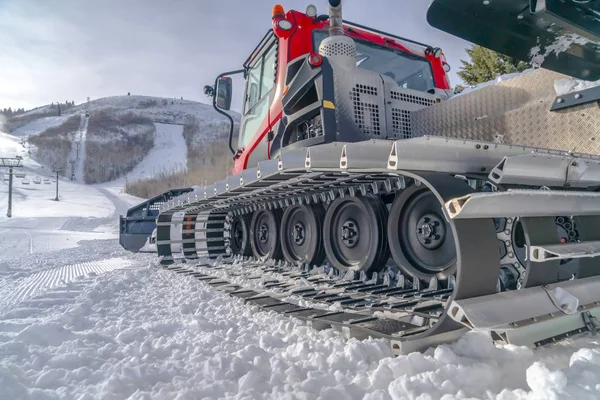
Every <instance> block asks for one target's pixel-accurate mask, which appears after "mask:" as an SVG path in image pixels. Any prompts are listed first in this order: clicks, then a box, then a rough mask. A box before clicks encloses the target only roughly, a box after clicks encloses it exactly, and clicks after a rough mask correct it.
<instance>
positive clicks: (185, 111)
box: [9, 95, 240, 140]
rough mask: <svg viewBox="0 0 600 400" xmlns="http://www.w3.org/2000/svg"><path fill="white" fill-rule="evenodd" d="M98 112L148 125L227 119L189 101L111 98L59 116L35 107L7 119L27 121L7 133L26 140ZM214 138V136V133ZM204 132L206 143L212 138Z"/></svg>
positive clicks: (235, 115)
mask: <svg viewBox="0 0 600 400" xmlns="http://www.w3.org/2000/svg"><path fill="white" fill-rule="evenodd" d="M100 111H108V112H113V113H117V114H121V113H129V112H133V113H135V114H136V115H140V116H143V117H146V118H149V119H150V120H151V121H152V122H158V123H168V124H178V125H183V124H185V123H186V122H188V121H189V120H190V118H195V119H197V120H198V121H202V122H204V123H206V124H213V123H214V124H222V123H225V122H226V121H227V120H226V118H225V117H224V116H223V115H221V114H219V113H217V112H216V111H215V110H214V109H213V107H212V105H211V104H206V103H201V102H197V101H192V100H183V99H175V98H173V99H169V98H163V97H152V96H133V95H132V96H112V97H104V98H100V99H96V100H91V101H89V102H86V103H83V104H79V105H76V106H74V107H70V108H68V109H66V110H62V111H61V113H62V115H61V116H60V117H59V116H57V113H58V108H57V107H56V105H54V106H51V105H46V106H42V107H38V108H35V109H33V110H31V111H28V112H26V113H24V114H20V115H18V116H16V117H13V118H11V120H10V122H11V123H10V124H9V125H13V126H15V125H20V124H19V122H21V121H28V122H27V123H26V124H24V125H22V126H19V127H18V128H16V129H14V130H11V132H10V133H11V134H12V135H13V136H17V137H27V136H29V135H32V134H36V133H41V132H43V131H44V130H45V129H47V128H49V127H52V126H57V125H60V123H62V122H64V121H65V120H66V119H68V117H69V116H71V115H79V114H81V113H85V112H89V113H90V114H94V113H97V112H100ZM229 114H230V115H231V116H232V117H233V118H234V121H236V122H239V119H240V115H239V114H238V113H236V112H234V111H230V112H229ZM214 136H218V135H217V134H216V133H215V135H214ZM214 136H211V135H210V132H207V135H206V137H205V139H206V140H210V139H211V138H214Z"/></svg>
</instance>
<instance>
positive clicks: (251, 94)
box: [239, 43, 277, 148]
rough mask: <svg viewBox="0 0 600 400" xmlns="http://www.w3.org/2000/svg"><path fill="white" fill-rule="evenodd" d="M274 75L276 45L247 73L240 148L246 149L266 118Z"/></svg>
mask: <svg viewBox="0 0 600 400" xmlns="http://www.w3.org/2000/svg"><path fill="white" fill-rule="evenodd" d="M276 74H277V43H274V44H273V45H271V47H270V48H269V49H268V50H267V51H265V52H264V53H263V55H262V56H261V57H260V58H259V59H258V60H257V61H256V63H255V64H254V65H253V66H252V68H251V69H250V71H248V79H247V83H246V99H245V102H244V118H243V120H242V129H241V134H240V140H239V147H240V148H243V147H246V146H247V145H248V143H250V141H251V140H252V138H253V137H254V135H255V134H256V131H257V130H258V128H259V127H260V125H261V124H262V123H263V122H264V121H265V119H266V118H267V115H268V113H269V106H270V105H271V101H270V100H271V97H272V96H271V94H272V92H273V87H274V86H275V76H276Z"/></svg>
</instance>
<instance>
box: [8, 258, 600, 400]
mask: <svg viewBox="0 0 600 400" xmlns="http://www.w3.org/2000/svg"><path fill="white" fill-rule="evenodd" d="M136 258H138V260H136V261H135V262H136V264H137V265H136V266H135V267H128V268H116V269H113V270H111V271H106V272H104V274H103V275H99V276H93V275H91V276H90V275H88V276H82V277H81V278H80V279H78V280H74V281H71V282H66V283H64V284H63V285H60V286H56V287H54V288H53V289H50V290H46V291H40V293H39V294H37V295H33V296H30V297H25V298H24V300H23V301H21V302H20V303H19V304H18V305H14V306H13V307H12V309H10V310H8V311H5V312H4V313H3V314H2V315H0V351H1V352H2V354H3V358H2V359H0V382H2V387H3V388H4V392H3V393H4V394H5V395H6V396H8V395H9V394H10V395H11V396H12V397H16V398H25V397H29V398H69V399H70V398H103V399H123V398H133V399H142V398H153V399H154V398H165V399H171V398H179V399H187V398H190V399H191V398H203V399H217V398H230V399H263V398H265V399H286V398H289V399H295V398H300V399H302V398H304V399H313V398H315V399H316V398H322V399H361V398H362V399H458V398H495V399H536V398H537V399H568V398H573V399H591V398H594V397H597V396H598V395H600V387H599V385H598V382H600V350H598V341H597V340H595V339H593V338H583V339H578V340H577V341H574V342H571V343H569V344H564V345H557V346H555V347H554V348H551V349H542V350H539V351H535V352H534V351H532V350H530V349H527V348H521V347H514V346H505V347H496V346H494V345H493V343H492V341H491V339H490V337H489V336H488V335H487V334H484V333H480V332H472V333H469V334H467V335H465V337H463V338H462V339H461V340H459V341H458V342H457V343H455V344H452V345H444V346H439V347H437V348H436V349H431V350H429V351H428V352H426V353H423V354H421V353H413V354H410V355H407V356H401V357H395V358H394V357H392V354H391V351H390V349H389V347H388V346H387V345H386V344H385V343H384V342H383V341H381V340H372V339H370V340H363V341H359V340H354V339H351V340H346V339H344V338H343V337H342V335H340V334H339V333H335V332H333V331H315V330H312V329H309V328H307V327H306V326H305V325H304V324H303V323H302V322H300V321H298V320H295V319H290V318H286V317H284V316H281V315H279V314H276V313H273V312H264V311H260V310H259V309H258V308H257V307H252V306H247V305H245V304H244V303H243V301H242V300H241V299H237V298H232V297H229V296H228V295H226V294H224V293H221V292H218V291H216V290H214V289H212V288H211V287H210V286H209V285H207V284H204V283H201V282H199V281H197V280H195V279H194V278H192V277H189V276H181V275H178V274H173V273H171V272H167V271H164V270H161V269H158V268H156V267H154V266H153V265H151V262H150V258H149V257H147V256H139V257H136ZM20 282H22V280H21V281H20Z"/></svg>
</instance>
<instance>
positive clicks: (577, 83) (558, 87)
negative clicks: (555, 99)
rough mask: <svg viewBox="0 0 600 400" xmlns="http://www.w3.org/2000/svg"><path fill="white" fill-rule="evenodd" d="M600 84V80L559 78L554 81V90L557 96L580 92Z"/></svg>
mask: <svg viewBox="0 0 600 400" xmlns="http://www.w3.org/2000/svg"><path fill="white" fill-rule="evenodd" d="M597 86H600V80H597V81H584V80H581V79H575V78H565V79H557V80H556V81H554V90H555V91H556V95H557V96H564V95H566V94H569V93H573V92H579V91H580V90H585V89H590V88H593V87H597Z"/></svg>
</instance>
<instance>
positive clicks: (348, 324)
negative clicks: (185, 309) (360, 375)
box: [163, 258, 451, 351]
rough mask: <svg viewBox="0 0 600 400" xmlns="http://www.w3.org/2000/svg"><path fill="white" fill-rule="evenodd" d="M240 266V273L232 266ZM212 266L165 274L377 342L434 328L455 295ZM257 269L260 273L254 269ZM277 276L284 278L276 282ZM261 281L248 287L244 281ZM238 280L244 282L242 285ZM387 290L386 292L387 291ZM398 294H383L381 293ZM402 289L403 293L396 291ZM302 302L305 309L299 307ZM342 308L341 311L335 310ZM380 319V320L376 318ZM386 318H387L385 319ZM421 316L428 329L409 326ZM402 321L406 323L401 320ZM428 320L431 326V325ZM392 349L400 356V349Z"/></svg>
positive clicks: (281, 269)
mask: <svg viewBox="0 0 600 400" xmlns="http://www.w3.org/2000/svg"><path fill="white" fill-rule="evenodd" d="M234 262H237V263H238V266H240V267H243V268H238V269H237V270H234V269H233V268H232V267H233V266H232V264H233V263H234ZM217 264H218V266H212V265H211V264H197V265H194V266H189V265H185V264H182V265H171V266H163V268H164V269H166V270H168V271H171V272H174V273H178V274H183V275H190V276H193V277H195V278H196V279H198V280H200V281H202V282H204V283H206V284H208V285H210V286H212V287H214V288H216V289H218V290H220V291H223V292H226V293H228V294H230V295H232V296H234V297H239V298H242V299H243V300H244V301H245V302H246V303H251V304H254V305H258V306H259V307H261V308H262V309H264V310H265V311H270V310H272V311H276V312H278V313H282V314H285V315H289V316H293V317H297V318H299V319H301V320H305V321H307V323H308V325H309V326H312V327H313V328H315V329H327V328H334V329H342V328H344V329H342V330H343V331H345V333H346V335H347V336H348V337H350V336H351V337H356V338H367V337H377V338H383V339H388V340H392V341H400V340H402V341H404V340H407V339H409V338H410V336H412V335H415V334H418V333H421V332H423V331H424V330H426V329H428V328H429V327H430V324H431V325H433V324H434V323H435V322H436V320H437V318H439V317H440V316H441V315H442V314H443V312H444V307H445V303H446V300H447V299H448V297H449V296H450V292H451V290H448V289H442V290H436V289H433V288H426V289H424V290H419V291H415V290H412V289H404V288H394V287H391V286H386V285H382V284H376V283H373V282H369V281H361V280H352V281H351V280H345V279H343V278H334V277H332V276H328V275H327V274H325V273H318V272H317V273H313V274H309V273H307V272H301V271H300V270H298V269H297V268H296V267H291V266H289V265H286V264H283V265H282V264H280V265H266V264H261V263H260V262H255V261H241V259H240V258H237V259H225V260H219V261H218V262H217ZM252 267H254V268H252ZM267 273H271V274H273V275H275V276H279V277H280V279H271V277H270V276H267V277H265V274H267ZM242 280H250V281H256V282H257V283H256V284H253V285H249V286H245V285H244V284H243V283H241V282H240V281H242ZM234 281H238V282H240V283H236V282H234ZM382 286H383V287H382ZM382 289H389V290H395V291H396V292H400V293H395V294H377V293H373V292H375V291H378V290H382ZM396 289H397V290H396ZM299 303H300V304H299ZM335 303H338V306H337V307H334V308H335V311H331V306H332V305H333V304H335ZM376 312H379V313H378V316H375V313H376ZM383 315H385V316H383ZM415 316H420V317H422V319H423V320H424V321H425V324H424V326H418V325H414V324H412V323H409V322H407V321H408V320H409V319H410V318H412V317H415ZM401 319H402V321H401ZM427 321H431V322H430V324H427ZM392 348H393V349H394V350H396V351H398V350H399V347H398V348H394V345H393V344H392Z"/></svg>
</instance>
